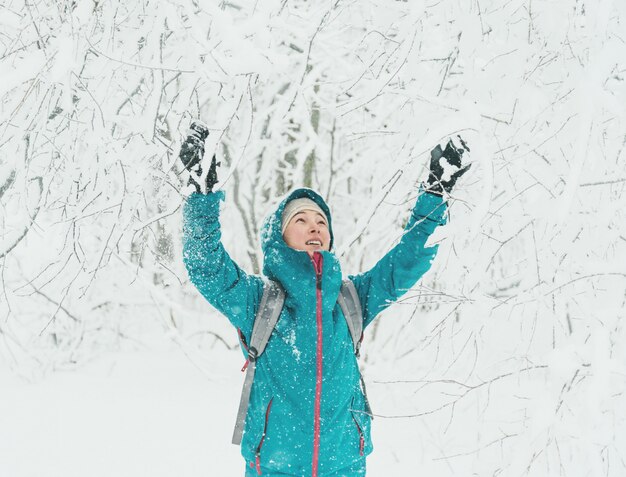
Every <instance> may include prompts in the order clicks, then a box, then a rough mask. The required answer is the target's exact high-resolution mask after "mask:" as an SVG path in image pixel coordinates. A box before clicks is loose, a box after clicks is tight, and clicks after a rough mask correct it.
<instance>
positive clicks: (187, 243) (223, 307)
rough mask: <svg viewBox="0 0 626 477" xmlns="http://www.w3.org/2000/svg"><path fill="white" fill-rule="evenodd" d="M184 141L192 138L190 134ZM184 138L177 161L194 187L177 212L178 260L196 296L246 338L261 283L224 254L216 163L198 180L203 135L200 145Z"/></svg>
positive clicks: (202, 151) (213, 162)
mask: <svg viewBox="0 0 626 477" xmlns="http://www.w3.org/2000/svg"><path fill="white" fill-rule="evenodd" d="M190 131H193V125H192V129H191V130H190ZM207 134H208V132H207ZM189 136H195V134H194V133H193V132H191V133H190V135H189ZM189 136H188V138H187V140H186V141H185V143H183V146H182V147H181V153H180V157H181V161H182V162H183V164H184V165H185V167H186V168H187V169H188V170H189V171H190V172H191V174H190V184H192V185H194V186H195V188H196V192H194V193H192V194H191V195H190V196H189V198H188V199H187V201H186V203H185V205H184V208H183V260H184V262H185V266H186V267H187V273H188V274H189V278H190V280H191V282H192V283H193V284H194V285H195V286H196V288H197V289H198V291H199V292H200V293H201V294H202V295H203V296H204V297H205V298H206V299H207V300H208V301H209V303H211V305H213V306H214V307H215V308H217V309H218V310H219V311H220V312H221V313H223V314H224V315H225V316H226V317H227V318H228V319H229V320H230V322H231V323H232V324H233V325H234V326H235V327H237V328H240V329H241V331H242V332H243V333H244V335H245V336H246V337H249V336H250V334H251V332H252V325H253V323H254V314H255V312H256V309H257V307H258V302H259V301H260V297H261V295H262V293H263V280H262V279H261V278H260V277H258V276H254V275H248V274H247V273H246V272H244V271H243V270H242V269H241V268H240V267H239V266H238V265H237V264H236V263H235V262H234V261H233V260H232V259H231V258H230V256H229V255H228V253H227V252H226V250H225V249H224V246H223V245H222V241H221V238H222V234H221V230H220V222H219V213H220V202H221V201H222V200H224V193H223V192H221V191H219V192H212V189H213V186H214V185H215V183H216V182H217V166H218V163H216V159H215V157H213V159H212V162H211V167H210V168H209V171H208V174H207V177H206V179H205V180H204V181H202V180H201V178H200V177H201V176H202V169H201V168H200V161H201V160H202V155H203V154H204V140H205V139H206V135H204V136H203V135H202V134H201V135H200V136H199V138H200V141H197V140H196V139H194V138H193V137H192V138H191V139H190V137H189ZM190 143H191V146H189V144H190ZM186 144H187V146H186ZM194 145H195V146H194ZM200 145H201V146H202V148H201V149H200V148H199V147H198V146H200ZM196 159H197V160H196ZM190 165H191V167H190ZM192 168H193V169H192ZM194 169H195V170H194ZM194 173H195V174H194ZM194 175H195V177H194ZM203 182H204V183H203ZM200 184H202V186H201V185H200Z"/></svg>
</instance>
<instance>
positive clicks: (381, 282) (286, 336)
mask: <svg viewBox="0 0 626 477" xmlns="http://www.w3.org/2000/svg"><path fill="white" fill-rule="evenodd" d="M300 197H308V198H310V199H312V200H314V201H315V202H316V203H317V204H318V205H319V206H320V207H321V208H322V210H323V211H324V212H325V213H326V216H327V218H328V222H329V223H328V226H329V230H330V233H331V245H332V226H331V214H330V210H329V209H328V206H327V205H326V203H325V202H324V200H323V199H322V198H321V197H320V196H319V195H318V194H317V193H316V192H314V191H313V190H311V189H297V190H295V191H293V192H292V193H291V194H289V195H288V196H287V197H286V198H285V199H284V200H283V201H282V202H281V203H280V204H279V205H278V208H277V209H276V211H275V212H274V213H273V214H271V215H270V216H269V217H268V219H267V220H266V221H265V223H264V225H263V229H262V232H261V244H262V250H263V254H264V266H263V275H264V276H265V277H261V276H256V275H250V274H247V273H246V272H244V271H243V270H242V269H241V268H240V267H239V266H238V265H237V264H236V263H235V262H234V261H233V260H232V259H231V258H230V256H229V255H228V253H227V252H226V250H225V249H224V247H223V245H222V243H221V232H220V224H219V203H220V201H221V200H223V199H224V193H223V192H216V193H210V194H208V195H202V194H198V193H194V194H192V195H191V196H190V197H189V198H188V200H187V202H186V204H185V206H184V261H185V265H186V267H187V270H188V273H189V277H190V279H191V281H192V283H193V284H194V285H195V286H196V287H197V288H198V290H199V291H200V293H201V294H202V295H203V296H204V297H205V298H206V299H207V300H208V301H209V302H210V303H211V304H212V305H213V306H214V307H215V308H217V310H219V311H220V312H221V313H223V314H224V315H225V316H226V317H227V318H228V319H229V320H230V322H231V323H232V324H233V325H234V326H235V327H236V328H238V329H239V330H240V331H241V334H242V335H243V336H244V337H245V339H246V340H247V341H248V342H249V341H250V335H251V333H252V325H253V323H254V319H255V315H256V312H257V308H258V306H259V302H260V299H261V295H262V293H263V287H264V284H265V280H266V279H271V280H275V281H278V282H280V284H281V285H282V287H283V289H284V290H285V295H286V298H285V304H284V307H283V311H282V313H281V315H280V318H279V320H278V323H277V324H276V328H275V329H274V332H273V334H272V336H271V338H270V340H269V342H268V344H267V348H266V349H265V352H264V353H263V354H262V355H261V356H260V358H259V359H258V361H257V368H256V375H255V379H254V384H253V386H252V392H251V396H250V406H249V409H248V415H247V417H246V421H245V429H244V434H243V440H242V443H241V453H242V455H243V457H244V458H245V460H246V463H247V465H248V466H250V468H251V469H255V470H256V473H259V474H260V475H275V474H280V475H286V476H309V475H313V476H319V477H323V476H328V475H347V474H345V472H348V471H347V470H346V471H345V472H344V469H355V468H360V466H362V468H363V469H364V468H365V456H366V455H368V454H369V453H370V452H371V451H372V443H371V439H370V420H371V416H369V415H368V414H367V412H366V405H365V398H364V394H363V390H362V389H361V386H360V374H359V369H358V365H357V361H356V357H355V355H354V349H353V344H352V339H351V337H350V332H349V330H348V326H347V323H346V320H345V319H344V317H343V314H342V311H341V308H340V307H339V305H338V304H337V297H338V295H339V288H340V286H341V282H342V271H341V267H340V265H339V261H338V260H337V257H336V256H335V255H334V254H333V252H332V248H331V251H330V252H326V251H323V252H315V254H314V257H309V255H308V254H307V252H303V251H298V250H294V249H292V248H290V247H288V246H287V244H286V243H285V241H284V240H283V238H282V233H281V216H282V212H283V209H284V207H285V204H286V203H287V202H289V201H290V200H292V199H296V198H300ZM445 209H446V205H445V202H444V201H443V199H442V198H441V197H438V196H435V195H432V194H428V193H424V192H422V191H420V194H419V196H418V198H417V202H416V204H415V207H414V208H413V212H412V214H411V217H410V218H409V221H408V223H407V225H406V227H405V231H404V234H403V236H402V238H401V240H400V242H399V243H398V244H397V245H396V246H395V247H393V248H392V249H391V250H390V251H389V252H388V253H387V254H386V255H385V256H384V257H383V258H382V259H381V260H380V261H379V262H378V263H377V264H376V265H375V266H374V267H373V268H372V269H371V270H369V271H367V272H364V273H361V274H358V275H352V276H349V277H348V278H350V279H351V280H352V281H353V283H354V285H355V286H356V289H357V291H358V295H359V298H360V300H361V306H362V308H363V320H364V327H365V326H367V325H368V324H369V323H371V322H372V320H373V319H374V318H375V317H376V315H378V314H379V313H380V312H381V311H382V310H384V309H385V308H386V307H388V306H389V305H390V304H391V303H393V302H394V301H396V300H397V299H398V298H399V297H401V296H402V295H403V294H404V293H405V292H406V291H407V290H408V289H409V288H411V287H412V286H413V285H414V284H415V283H416V282H417V280H418V279H419V278H420V277H421V276H422V275H423V274H424V273H425V272H426V271H427V270H428V269H429V268H430V265H431V262H432V260H433V258H434V256H435V254H436V252H437V246H432V247H426V246H425V243H426V240H427V239H428V237H429V236H430V235H431V234H432V232H433V231H434V229H435V228H436V227H437V226H438V225H440V224H443V223H445V216H444V214H445ZM316 272H317V273H316ZM235 405H236V404H235V403H233V406H235ZM350 472H353V471H350Z"/></svg>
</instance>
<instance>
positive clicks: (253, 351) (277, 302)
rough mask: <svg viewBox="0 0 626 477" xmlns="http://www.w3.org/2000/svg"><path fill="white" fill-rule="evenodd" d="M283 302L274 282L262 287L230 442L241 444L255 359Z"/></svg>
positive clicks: (282, 296) (261, 351) (265, 343)
mask: <svg viewBox="0 0 626 477" xmlns="http://www.w3.org/2000/svg"><path fill="white" fill-rule="evenodd" d="M284 303H285V292H284V291H283V289H282V288H281V286H280V285H279V284H278V283H276V282H270V283H269V284H268V285H266V286H265V288H264V289H263V296H262V297H261V303H260V304H259V309H258V311H257V314H256V317H255V319H254V326H253V328H252V336H251V337H250V345H249V346H248V369H247V370H246V377H245V379H244V382H243V389H242V390H241V399H240V401H239V411H238V412H237V421H236V422H235V430H234V432H233V439H232V443H233V444H235V445H239V444H241V438H242V437H243V428H244V424H245V422H246V415H247V414H248V405H249V404H250V392H251V391H252V383H253V382H254V373H255V372H256V361H257V359H258V358H259V356H261V355H262V354H263V351H265V346H266V345H267V342H268V341H269V339H270V336H271V335H272V331H274V327H275V326H276V322H277V321H278V317H279V316H280V312H281V311H282V309H283V304H284Z"/></svg>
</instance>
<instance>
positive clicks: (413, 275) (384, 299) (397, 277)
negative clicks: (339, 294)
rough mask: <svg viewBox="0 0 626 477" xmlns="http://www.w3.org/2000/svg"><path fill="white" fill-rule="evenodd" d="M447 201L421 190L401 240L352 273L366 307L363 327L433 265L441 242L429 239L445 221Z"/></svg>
mask: <svg viewBox="0 0 626 477" xmlns="http://www.w3.org/2000/svg"><path fill="white" fill-rule="evenodd" d="M445 211H446V203H445V202H444V200H443V198H442V197H441V196H437V195H434V194H431V193H428V192H425V191H424V190H420V192H419V196H418V198H417V202H416V203H415V207H414V208H413V211H412V213H411V217H410V218H409V222H408V223H407V225H406V227H405V229H404V234H403V235H402V238H401V239H400V242H399V243H398V244H397V245H396V246H395V247H393V248H392V249H391V250H390V251H389V252H387V254H386V255H385V256H384V257H383V258H382V259H381V260H379V261H378V263H377V264H376V265H374V267H373V268H372V269H370V270H368V271H367V272H364V273H361V274H359V275H355V276H351V277H349V278H350V279H351V280H352V281H353V283H354V285H355V286H356V289H357V292H358V294H359V298H360V300H361V306H362V308H363V319H364V321H365V323H364V327H365V326H367V325H369V324H370V323H371V322H372V320H373V319H374V318H376V316H377V315H378V314H379V313H380V312H381V311H383V310H384V309H385V308H387V307H388V306H389V305H391V304H392V303H393V302H395V301H396V300H398V298H400V297H401V296H402V295H404V293H406V291H407V290H408V289H410V288H411V287H412V286H413V285H415V283H417V281H418V280H419V279H420V278H421V276H422V275H424V273H426V272H427V271H428V269H429V268H430V266H431V264H432V261H433V259H434V258H435V255H436V254H437V248H438V245H434V246H432V247H426V246H425V244H426V240H427V239H428V237H429V236H430V235H431V234H432V233H433V232H434V230H435V228H436V227H437V226H438V225H443V224H444V223H445V220H446V219H445Z"/></svg>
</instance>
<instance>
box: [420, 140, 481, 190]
mask: <svg viewBox="0 0 626 477" xmlns="http://www.w3.org/2000/svg"><path fill="white" fill-rule="evenodd" d="M457 139H458V142H459V143H460V144H459V145H455V144H454V142H453V141H452V140H449V141H448V144H447V145H446V148H445V149H441V146H440V145H439V144H438V145H437V146H436V147H435V148H434V149H433V150H432V151H430V171H429V174H428V181H427V184H426V191H427V192H430V193H432V194H436V195H443V192H444V191H445V192H447V193H450V191H452V188H453V187H454V185H455V184H456V181H457V180H458V179H459V177H461V176H462V175H463V174H465V173H466V172H467V171H468V169H469V168H470V167H471V164H467V165H465V166H463V161H462V159H463V154H464V153H465V152H469V150H470V148H469V147H468V145H467V143H466V142H465V141H463V139H462V138H461V136H457ZM442 161H445V163H446V164H447V165H448V166H450V167H456V168H457V170H456V171H455V172H454V173H452V174H451V175H450V178H449V179H447V180H444V179H443V175H444V168H443V165H442Z"/></svg>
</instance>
